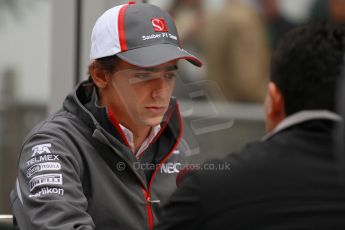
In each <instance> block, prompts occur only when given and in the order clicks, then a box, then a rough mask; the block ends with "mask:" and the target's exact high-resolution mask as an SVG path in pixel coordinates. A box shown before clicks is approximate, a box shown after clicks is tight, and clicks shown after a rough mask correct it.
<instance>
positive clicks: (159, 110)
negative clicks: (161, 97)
mask: <svg viewBox="0 0 345 230" xmlns="http://www.w3.org/2000/svg"><path fill="white" fill-rule="evenodd" d="M145 108H146V109H148V110H149V111H150V112H152V113H154V114H162V113H164V112H165V107H164V106H147V107H145Z"/></svg>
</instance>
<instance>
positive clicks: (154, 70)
mask: <svg viewBox="0 0 345 230" xmlns="http://www.w3.org/2000/svg"><path fill="white" fill-rule="evenodd" d="M138 70H143V71H150V72H159V71H174V70H178V67H177V65H171V66H167V67H164V68H157V67H152V68H142V69H138Z"/></svg>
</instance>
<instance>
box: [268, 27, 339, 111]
mask: <svg viewBox="0 0 345 230" xmlns="http://www.w3.org/2000/svg"><path fill="white" fill-rule="evenodd" d="M344 33H345V32H344V28H342V27H340V26H336V25H332V24H326V23H324V24H317V25H315V26H303V27H300V28H298V29H295V30H293V31H291V32H290V33H288V34H287V35H286V36H285V37H283V38H282V39H281V41H280V43H279V45H278V47H277V49H276V51H275V53H274V55H273V57H272V62H271V81H272V82H274V83H275V84H276V85H277V87H278V88H279V89H280V90H281V92H282V95H283V96H284V101H285V112H286V115H291V114H293V113H295V112H297V111H300V110H303V109H313V110H315V109H327V110H331V111H334V109H335V100H334V98H335V93H336V84H334V82H335V81H336V80H337V79H338V77H339V73H340V71H341V67H342V64H343V56H344V45H345V44H344ZM296 99H298V100H296ZM311 99H312V100H311Z"/></svg>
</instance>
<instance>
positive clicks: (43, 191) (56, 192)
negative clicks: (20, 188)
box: [29, 187, 65, 197]
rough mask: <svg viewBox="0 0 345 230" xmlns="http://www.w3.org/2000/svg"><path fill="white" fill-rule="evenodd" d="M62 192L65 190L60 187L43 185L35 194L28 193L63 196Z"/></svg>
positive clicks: (31, 195) (32, 195)
mask: <svg viewBox="0 0 345 230" xmlns="http://www.w3.org/2000/svg"><path fill="white" fill-rule="evenodd" d="M64 192H65V190H64V189H62V188H49V187H45V188H41V189H40V191H38V192H37V193H35V194H30V195H29V197H40V196H46V195H50V194H54V195H60V196H63V194H64Z"/></svg>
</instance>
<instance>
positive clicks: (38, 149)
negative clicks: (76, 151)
mask: <svg viewBox="0 0 345 230" xmlns="http://www.w3.org/2000/svg"><path fill="white" fill-rule="evenodd" d="M51 147H52V145H51V144H50V143H47V144H42V145H36V146H34V147H32V157H34V156H36V155H37V154H39V155H41V154H42V153H51V152H50V149H49V148H51Z"/></svg>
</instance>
